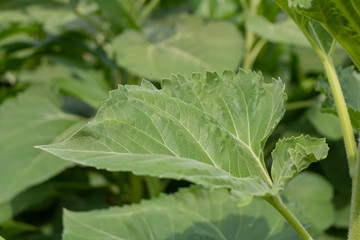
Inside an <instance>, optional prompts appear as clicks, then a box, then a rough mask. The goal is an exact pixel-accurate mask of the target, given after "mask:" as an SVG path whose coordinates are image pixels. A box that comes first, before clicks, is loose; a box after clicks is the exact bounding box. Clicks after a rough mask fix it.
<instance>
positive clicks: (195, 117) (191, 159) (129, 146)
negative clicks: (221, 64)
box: [41, 70, 327, 202]
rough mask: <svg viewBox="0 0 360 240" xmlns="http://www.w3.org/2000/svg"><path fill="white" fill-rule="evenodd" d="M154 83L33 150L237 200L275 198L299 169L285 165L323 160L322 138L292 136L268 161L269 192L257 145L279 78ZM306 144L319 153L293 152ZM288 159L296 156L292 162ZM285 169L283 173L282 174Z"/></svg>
mask: <svg viewBox="0 0 360 240" xmlns="http://www.w3.org/2000/svg"><path fill="white" fill-rule="evenodd" d="M162 86H163V89H162V90H157V89H156V88H155V87H154V86H153V85H151V83H149V82H147V81H144V82H143V84H142V85H141V86H119V89H118V90H116V91H112V92H111V94H110V99H108V100H107V101H105V103H104V105H103V106H102V108H101V109H100V111H99V112H98V114H97V116H96V117H95V120H94V121H93V122H90V123H89V124H87V125H85V126H84V127H83V128H82V129H81V130H80V131H78V132H77V133H76V134H74V135H73V136H72V137H71V138H69V139H68V140H66V141H64V142H62V143H58V144H53V145H48V146H42V147H41V148H42V149H44V150H46V151H48V152H51V153H53V154H55V155H57V156H59V157H62V158H64V159H67V160H70V161H73V162H77V163H80V164H85V165H89V166H95V167H98V168H105V169H107V170H110V171H133V172H134V173H136V174H139V175H151V176H157V177H166V178H174V179H186V180H188V181H192V182H195V183H197V184H201V185H203V186H206V187H209V188H220V187H222V188H224V187H225V188H230V189H231V190H232V193H233V194H235V195H236V196H237V197H238V198H239V199H240V200H241V201H243V202H248V201H250V200H251V198H252V196H253V195H257V196H264V195H267V194H277V192H278V191H279V190H280V189H282V188H283V186H284V185H285V184H286V183H287V182H288V181H289V180H290V179H291V178H293V177H294V176H295V175H296V174H297V173H298V172H299V171H301V170H302V169H301V168H299V169H296V170H294V169H293V167H292V163H291V161H295V162H294V164H301V163H302V161H303V160H305V161H307V159H308V158H311V159H312V161H315V158H316V160H320V159H322V158H324V157H325V156H326V151H325V150H326V149H327V147H326V144H325V141H324V140H312V139H310V138H308V137H299V138H296V139H292V140H291V141H293V144H291V145H289V146H288V145H286V146H287V147H288V149H287V152H286V151H283V152H284V153H283V154H282V155H281V156H277V157H276V158H275V159H274V161H279V163H278V165H277V167H276V169H275V173H276V176H277V178H279V181H278V182H277V183H276V188H274V189H273V188H272V186H273V182H272V180H271V179H270V177H269V175H268V172H267V169H266V167H265V163H264V160H263V147H264V144H265V142H266V139H267V138H268V137H269V135H270V134H271V132H272V131H273V130H274V128H275V126H276V125H277V123H278V122H279V121H280V118H281V117H282V115H283V113H284V106H283V105H284V100H285V93H284V86H283V84H281V82H280V81H277V80H273V81H272V82H271V83H264V82H263V77H262V75H261V74H260V73H254V72H245V71H242V70H241V71H240V72H239V73H238V74H237V75H235V74H234V73H233V72H231V71H225V72H224V74H223V75H222V76H220V75H218V74H217V73H208V74H207V76H206V77H204V76H202V75H199V74H195V75H194V76H193V79H192V80H189V79H187V78H186V77H184V76H182V75H176V76H175V75H173V77H172V79H168V80H164V81H163V83H162ZM306 140H309V141H311V142H312V141H314V142H316V145H317V147H318V148H319V149H314V148H313V147H312V146H301V147H298V144H297V143H299V144H300V145H302V143H303V141H306ZM284 143H285V144H287V143H286V141H283V142H282V143H279V145H278V148H284V146H283V144H284ZM318 151H321V154H320V153H319V152H318ZM292 154H295V155H296V154H298V155H301V156H302V157H299V158H298V157H296V159H295V160H294V159H293V156H292ZM288 168H290V169H291V171H283V169H288ZM284 174H285V175H284ZM284 176H285V177H284Z"/></svg>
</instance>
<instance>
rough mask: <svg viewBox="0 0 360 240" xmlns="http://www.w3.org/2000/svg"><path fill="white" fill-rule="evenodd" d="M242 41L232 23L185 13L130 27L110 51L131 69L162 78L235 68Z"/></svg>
mask: <svg viewBox="0 0 360 240" xmlns="http://www.w3.org/2000/svg"><path fill="white" fill-rule="evenodd" d="M169 22H170V23H169ZM242 43H243V41H242V38H241V35H240V33H239V31H238V30H237V29H236V27H235V26H234V25H232V24H230V23H227V22H205V21H204V20H201V19H200V18H195V17H185V16H183V17H181V18H179V17H176V18H174V19H167V20H164V19H162V20H161V22H160V23H152V25H149V26H148V27H147V28H145V29H144V30H143V32H138V31H134V30H127V31H125V32H124V33H123V34H121V35H120V36H118V37H117V38H115V39H114V41H113V42H112V44H111V51H112V52H113V53H115V54H116V60H117V63H118V64H119V65H120V66H122V67H124V68H126V69H127V70H129V71H130V72H132V73H134V74H136V75H140V76H143V77H146V78H148V79H151V80H160V79H161V78H163V77H164V76H165V77H170V74H172V73H182V74H187V75H191V73H192V72H201V73H205V71H207V70H208V71H219V72H222V71H223V70H224V69H232V70H233V69H235V68H237V67H238V64H239V63H240V60H241V57H242Z"/></svg>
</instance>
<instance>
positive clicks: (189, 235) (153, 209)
mask: <svg viewBox="0 0 360 240" xmlns="http://www.w3.org/2000/svg"><path fill="white" fill-rule="evenodd" d="M64 225H65V230H64V239H73V238H76V239H79V240H85V239H93V238H97V239H104V240H105V239H156V240H161V239H214V240H215V239H223V240H225V239H244V238H247V239H273V240H275V239H277V240H280V239H298V236H296V233H295V232H294V230H293V229H291V227H290V225H288V224H287V223H285V221H284V219H283V218H282V216H281V215H280V214H279V213H277V212H276V211H275V210H274V209H272V208H271V206H270V205H269V204H267V203H266V202H265V201H263V200H256V201H253V203H251V205H248V206H245V207H239V206H238V205H237V202H236V200H234V199H233V198H231V197H230V195H229V194H228V193H227V191H225V190H217V191H207V190H203V189H199V188H190V189H183V190H181V191H180V192H178V193H177V194H174V195H168V196H164V195H163V196H161V197H160V198H158V199H154V200H152V201H143V202H142V203H141V204H139V205H132V206H127V207H123V208H111V209H109V210H100V211H91V212H86V213H75V212H70V211H65V215H64Z"/></svg>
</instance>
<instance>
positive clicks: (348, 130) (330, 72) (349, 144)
mask: <svg viewBox="0 0 360 240" xmlns="http://www.w3.org/2000/svg"><path fill="white" fill-rule="evenodd" d="M320 57H321V60H322V62H323V64H324V67H325V71H326V75H327V77H328V79H329V84H330V88H331V92H332V95H333V96H334V101H335V106H336V110H337V113H338V116H339V119H340V124H341V129H342V133H343V136H344V142H345V149H346V155H347V159H348V163H349V171H350V176H353V173H354V166H355V161H356V143H355V137H354V133H353V129H352V125H351V121H350V116H349V112H348V110H347V106H346V103H345V98H344V94H343V92H342V90H341V86H340V82H339V79H338V76H337V74H336V71H335V66H334V63H333V61H332V59H331V58H330V57H328V56H324V55H323V56H320Z"/></svg>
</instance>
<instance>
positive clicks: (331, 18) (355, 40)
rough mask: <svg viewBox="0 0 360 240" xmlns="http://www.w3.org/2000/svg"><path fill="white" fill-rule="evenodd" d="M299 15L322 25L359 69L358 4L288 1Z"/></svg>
mask: <svg viewBox="0 0 360 240" xmlns="http://www.w3.org/2000/svg"><path fill="white" fill-rule="evenodd" d="M289 3H291V7H293V8H294V9H295V10H296V11H297V12H299V13H300V14H302V15H304V16H306V17H308V18H310V19H313V20H315V21H317V22H319V23H321V24H322V26H324V27H325V28H326V30H327V31H328V32H329V33H330V34H331V35H332V36H333V37H334V38H335V39H336V40H337V41H338V42H339V43H340V44H341V45H342V46H343V47H344V48H345V50H346V51H347V52H348V53H349V55H350V57H351V58H352V60H353V61H354V63H355V65H356V66H357V67H358V68H359V69H360V48H359V45H360V4H359V2H358V1H355V0H316V1H313V0H308V1H305V2H304V1H300V0H289Z"/></svg>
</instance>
